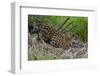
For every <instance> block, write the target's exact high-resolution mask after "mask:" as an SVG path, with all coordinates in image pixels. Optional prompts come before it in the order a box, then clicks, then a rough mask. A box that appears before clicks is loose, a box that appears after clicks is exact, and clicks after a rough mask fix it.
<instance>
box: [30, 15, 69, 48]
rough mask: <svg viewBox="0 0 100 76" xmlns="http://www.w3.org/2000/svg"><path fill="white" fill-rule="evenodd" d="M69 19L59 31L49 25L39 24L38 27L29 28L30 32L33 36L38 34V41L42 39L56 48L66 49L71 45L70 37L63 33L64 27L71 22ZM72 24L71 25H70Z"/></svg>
mask: <svg viewBox="0 0 100 76" xmlns="http://www.w3.org/2000/svg"><path fill="white" fill-rule="evenodd" d="M69 19H70V18H69V17H68V18H67V19H66V20H65V21H64V22H63V23H62V24H61V25H60V26H59V28H58V29H55V28H53V27H52V26H49V25H47V24H44V23H42V22H38V23H39V24H37V25H36V26H29V32H30V33H31V34H37V35H38V40H40V39H42V40H44V42H46V43H47V44H50V45H52V46H53V47H55V48H63V49H66V48H67V47H68V46H69V45H70V40H71V39H70V36H69V35H68V34H67V33H66V32H63V30H64V29H63V28H62V27H63V25H64V24H65V23H66V22H67V21H68V20H69ZM70 24H71V23H69V25H70ZM69 25H67V26H69Z"/></svg>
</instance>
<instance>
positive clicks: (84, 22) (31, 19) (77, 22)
mask: <svg viewBox="0 0 100 76" xmlns="http://www.w3.org/2000/svg"><path fill="white" fill-rule="evenodd" d="M68 17H70V19H69V20H68V21H67V22H66V23H65V24H64V27H63V28H62V29H64V30H65V31H64V32H71V33H73V34H76V35H77V36H78V37H79V39H77V40H80V42H79V43H81V42H82V45H83V47H82V48H84V47H85V49H86V50H87V46H85V44H87V40H88V17H78V16H41V15H28V26H36V25H39V24H43V23H45V24H47V25H49V26H52V27H54V28H55V29H56V30H57V29H58V28H59V26H60V25H62V23H63V22H64V21H65V20H66V18H68ZM31 37H32V36H31ZM77 40H76V41H77ZM33 42H34V41H33ZM33 45H34V43H33ZM77 45H78V44H77ZM74 49H75V48H74ZM80 49H81V48H80ZM31 50H32V51H33V50H34V49H31ZM41 50H42V52H43V53H40V51H41ZM41 50H40V51H38V53H39V54H38V55H37V56H34V54H32V52H31V53H28V59H29V60H48V59H54V58H55V55H54V53H50V52H49V53H48V49H47V47H46V49H41ZM57 50H58V49H57ZM67 50H68V49H67ZM35 51H36V50H35ZM57 52H58V51H57ZM31 54H32V55H31ZM68 54H69V53H67V54H65V52H64V57H61V59H62V58H63V59H64V58H65V59H66V58H67V59H68V58H71V56H69V55H68ZM35 57H36V58H35ZM56 57H57V56H56ZM83 57H84V56H83ZM32 58H33V59H32ZM74 58H75V57H74ZM81 58H82V57H81ZM56 59H57V58H56ZM58 59H59V57H58Z"/></svg>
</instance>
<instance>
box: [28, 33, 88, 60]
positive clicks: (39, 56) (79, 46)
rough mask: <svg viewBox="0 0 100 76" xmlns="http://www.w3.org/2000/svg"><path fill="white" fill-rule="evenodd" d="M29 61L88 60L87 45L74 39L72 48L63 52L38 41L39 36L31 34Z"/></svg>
mask: <svg viewBox="0 0 100 76" xmlns="http://www.w3.org/2000/svg"><path fill="white" fill-rule="evenodd" d="M28 38H29V40H28V60H29V61H31V60H54V59H77V58H87V57H88V51H87V47H88V44H87V43H83V42H82V41H81V40H80V39H79V38H78V37H77V36H74V37H72V39H71V42H70V46H69V47H68V48H67V49H66V50H63V49H62V48H55V47H53V46H51V45H49V44H46V43H45V42H44V41H42V42H40V41H38V40H37V35H30V34H29V37H28Z"/></svg>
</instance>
